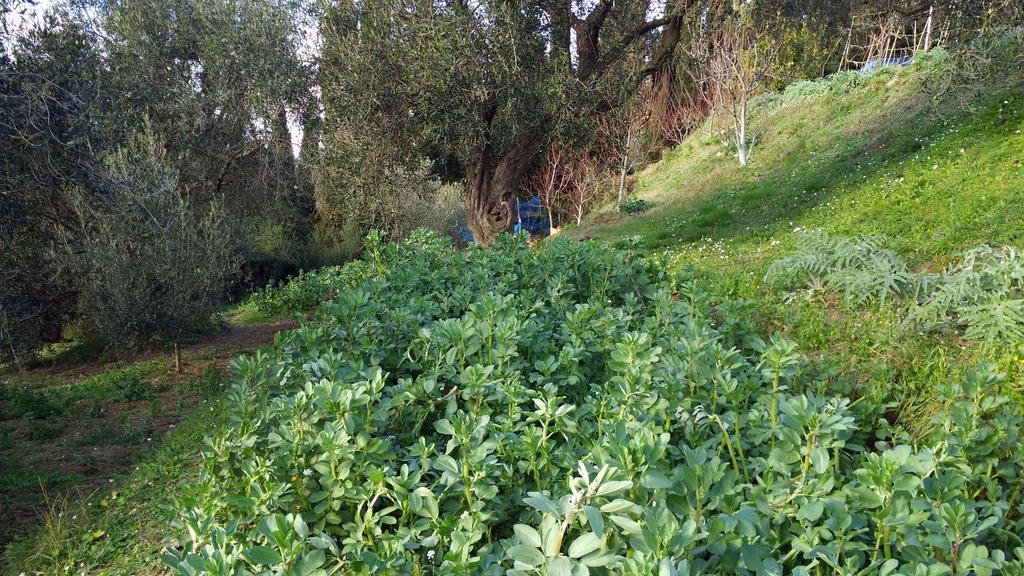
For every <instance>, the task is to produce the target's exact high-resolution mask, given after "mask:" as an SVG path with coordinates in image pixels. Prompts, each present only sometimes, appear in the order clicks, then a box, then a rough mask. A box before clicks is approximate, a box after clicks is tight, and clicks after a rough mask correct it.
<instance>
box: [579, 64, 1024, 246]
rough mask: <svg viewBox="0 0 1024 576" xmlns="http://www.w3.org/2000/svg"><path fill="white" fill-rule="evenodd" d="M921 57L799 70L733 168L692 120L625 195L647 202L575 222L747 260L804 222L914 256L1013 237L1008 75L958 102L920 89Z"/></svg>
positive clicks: (1014, 136) (1022, 160)
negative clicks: (828, 74) (725, 249)
mask: <svg viewBox="0 0 1024 576" xmlns="http://www.w3.org/2000/svg"><path fill="white" fill-rule="evenodd" d="M931 66H933V65H919V66H916V67H911V68H909V69H893V68H889V69H882V70H880V71H878V72H876V73H874V74H871V75H869V76H865V77H860V78H857V80H858V81H859V84H854V83H852V82H850V77H849V76H847V75H843V76H841V77H838V78H834V79H826V80H822V81H818V82H814V83H801V84H798V85H796V86H794V87H791V89H790V90H789V91H787V92H786V93H785V94H782V95H773V96H772V97H770V98H766V99H763V100H762V104H761V106H760V108H761V109H762V111H761V113H760V114H759V116H758V117H757V118H756V119H755V121H754V129H755V132H756V133H757V134H758V145H757V146H756V147H755V151H754V154H753V158H752V160H751V163H750V165H749V166H748V167H746V168H741V167H739V165H738V163H737V162H736V160H735V157H734V156H733V153H732V152H731V151H730V150H729V149H728V148H727V147H726V146H725V145H723V143H722V139H721V138H720V137H718V136H716V137H714V138H708V136H707V135H708V131H709V130H708V126H705V127H704V128H702V129H700V130H698V131H697V132H696V133H694V134H693V135H692V136H691V137H690V139H689V140H687V141H686V142H684V143H683V144H681V145H680V146H678V147H676V148H674V149H672V150H671V151H669V152H668V153H667V154H666V155H665V158H664V159H663V160H662V161H661V162H659V163H656V164H654V165H652V166H649V167H648V168H647V169H646V170H645V171H643V172H642V173H641V174H640V175H639V177H638V179H637V182H636V185H635V194H636V195H637V196H639V197H641V198H645V199H649V200H652V201H654V202H656V203H657V204H658V206H657V208H655V209H654V210H652V211H650V212H647V213H645V214H643V215H641V216H639V217H634V218H626V217H616V216H611V214H610V213H609V212H607V211H605V212H603V213H598V214H596V215H595V217H594V218H592V219H591V221H590V223H589V225H588V226H587V227H585V229H586V233H587V234H588V235H591V236H595V237H598V238H608V239H610V238H621V237H623V236H631V235H639V236H640V238H641V245H642V246H644V247H646V248H649V249H660V248H672V249H674V250H678V249H680V248H692V247H693V245H694V243H695V242H697V241H700V240H707V239H711V240H715V241H718V240H722V241H727V243H728V245H729V247H730V252H732V253H733V254H736V255H743V257H744V259H748V260H752V261H758V260H761V259H763V255H768V254H769V253H774V252H775V250H768V249H767V248H769V247H771V246H773V244H772V242H773V241H776V240H778V241H781V242H785V241H786V240H787V238H788V236H789V235H790V233H791V232H792V231H793V229H795V228H808V227H815V228H822V229H823V230H826V231H829V232H832V233H838V234H848V235H849V234H882V235H885V236H888V237H890V238H892V240H893V248H894V249H896V250H897V251H898V252H900V253H901V254H903V255H905V256H906V257H908V258H910V259H911V260H912V261H914V262H916V263H925V262H928V261H932V260H934V261H936V262H937V263H941V262H943V261H945V260H946V259H947V258H948V257H949V256H950V255H951V254H953V253H955V252H957V251H959V250H962V249H965V248H969V247H971V246H974V245H976V244H978V243H981V242H989V243H997V244H1004V243H1010V244H1020V243H1021V241H1022V234H1024V231H1022V228H1021V226H1020V224H1021V222H1022V219H1024V207H1022V206H1021V205H1020V203H1019V202H1020V200H1021V194H1022V191H1024V155H1022V150H1024V134H1022V129H1024V93H1022V91H1021V83H1020V79H1019V78H1011V79H1009V80H1008V81H1006V82H1003V83H1000V84H996V85H995V86H993V87H991V89H990V90H988V91H986V92H985V93H983V94H981V95H980V98H978V99H975V100H973V101H971V102H969V105H970V107H969V108H967V109H964V108H962V107H961V106H960V104H961V101H960V99H959V98H957V97H956V95H955V94H954V95H950V94H947V95H938V94H932V93H930V91H929V82H928V75H929V71H930V68H931ZM808 86H809V87H810V88H807V87H808ZM801 88H803V90H801ZM801 92H810V93H812V95H809V96H806V97H799V94H801ZM815 92H817V94H815ZM720 123H721V122H719V124H720ZM719 124H716V125H715V127H716V128H718V127H719Z"/></svg>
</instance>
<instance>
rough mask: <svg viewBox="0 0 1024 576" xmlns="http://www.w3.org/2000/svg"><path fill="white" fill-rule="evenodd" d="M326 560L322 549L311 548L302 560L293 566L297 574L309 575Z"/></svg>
mask: <svg viewBox="0 0 1024 576" xmlns="http://www.w3.org/2000/svg"><path fill="white" fill-rule="evenodd" d="M326 561H327V555H326V554H324V551H323V550H313V551H312V552H309V553H307V554H306V555H305V556H303V557H302V560H300V561H299V563H298V565H297V566H295V573H296V574H297V575H298V576H310V574H312V573H314V572H316V571H317V569H318V568H320V567H321V566H323V565H324V562H326Z"/></svg>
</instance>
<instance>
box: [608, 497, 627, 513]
mask: <svg viewBox="0 0 1024 576" xmlns="http://www.w3.org/2000/svg"><path fill="white" fill-rule="evenodd" d="M631 508H633V503H632V502H630V501H629V500H624V499H622V498H619V499H618V500H612V501H611V502H609V503H607V504H605V505H604V506H601V512H605V513H606V514H615V513H616V512H624V511H626V510H629V509H631Z"/></svg>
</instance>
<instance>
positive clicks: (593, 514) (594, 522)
mask: <svg viewBox="0 0 1024 576" xmlns="http://www.w3.org/2000/svg"><path fill="white" fill-rule="evenodd" d="M583 514H584V515H585V516H586V517H587V524H589V525H590V529H591V530H593V531H594V534H597V537H598V538H604V517H603V516H601V511H600V510H598V509H597V508H594V507H593V506H584V507H583Z"/></svg>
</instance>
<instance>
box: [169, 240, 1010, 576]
mask: <svg viewBox="0 0 1024 576" xmlns="http://www.w3.org/2000/svg"><path fill="white" fill-rule="evenodd" d="M364 266H365V267H369V268H370V269H372V270H374V271H375V274H373V275H372V276H369V277H367V278H366V279H365V280H364V281H363V282H361V283H360V284H359V286H358V288H356V289H354V290H352V291H346V292H343V293H341V294H339V296H338V298H337V299H335V300H334V301H332V302H331V303H329V304H326V305H324V306H322V307H321V309H320V311H319V312H318V314H317V317H316V319H315V320H314V321H312V322H310V323H308V324H306V325H304V326H303V327H301V328H299V329H298V330H295V331H291V332H288V333H283V334H281V335H280V336H279V337H278V340H277V344H276V347H275V349H274V350H273V351H271V352H269V353H265V354H259V355H257V356H254V357H247V358H241V359H239V360H238V361H236V362H235V363H234V365H233V370H234V373H235V375H234V380H233V383H232V385H231V387H230V388H229V390H228V391H227V394H228V399H229V401H228V402H227V403H226V405H228V406H230V407H231V409H232V412H231V414H230V420H231V424H230V425H229V426H227V427H226V428H225V429H224V430H223V431H222V432H220V433H218V434H217V435H216V436H214V437H212V438H210V439H208V441H207V442H205V443H204V444H203V448H202V450H203V458H202V460H201V462H202V464H201V471H200V474H199V478H198V480H197V481H196V482H195V484H194V485H193V487H192V491H191V493H190V494H189V495H188V496H187V497H185V498H184V499H182V500H181V501H180V502H178V505H177V506H178V507H177V522H176V527H177V528H176V530H177V534H178V538H177V540H176V542H175V544H176V545H175V546H174V547H168V548H167V550H166V553H165V555H164V560H165V562H166V563H167V564H168V565H169V566H170V567H171V568H172V569H173V570H174V571H175V572H176V573H178V574H181V575H193V574H196V573H197V567H207V566H209V567H217V571H218V573H222V574H245V573H291V574H318V573H323V572H324V571H327V572H330V571H335V572H338V573H341V572H344V573H346V574H385V573H390V574H511V575H522V574H595V575H596V574H628V575H641V574H655V573H663V574H755V573H779V574H782V573H787V574H810V573H822V574H849V573H861V574H879V573H882V574H887V573H888V574H897V573H898V574H906V575H911V574H925V573H927V574H951V573H954V572H953V568H952V565H953V564H955V565H956V573H962V574H967V573H978V574H994V573H995V571H996V570H999V569H1003V570H1004V572H1003V573H1012V570H1014V569H1019V568H1021V567H1024V564H1022V563H1021V561H1022V560H1024V549H1019V548H1018V552H1017V554H1018V560H1013V559H1012V558H1013V555H1014V548H1015V547H1020V546H1021V544H1020V540H1019V538H1017V537H1016V536H1015V534H1020V533H1021V530H1022V529H1024V522H1022V517H1021V514H1020V506H1021V505H1022V504H1024V502H1022V500H1021V498H1022V489H1024V479H1022V478H1021V477H1020V474H1019V470H1020V467H1021V466H1022V465H1024V456H1022V455H1021V453H1020V451H1019V449H1018V443H1019V438H1020V434H1021V433H1024V429H1022V414H1021V407H1020V406H1018V405H1016V404H1013V403H1010V402H1008V401H1007V399H1006V398H1005V397H1003V396H1002V395H1000V394H999V388H1000V375H998V374H996V373H995V372H994V371H993V369H992V368H991V367H989V366H981V367H979V369H978V371H977V372H976V373H975V374H973V375H972V376H971V377H970V378H968V379H967V380H966V381H964V382H958V383H955V384H951V385H942V386H940V394H941V397H942V400H943V402H944V403H946V405H947V406H949V410H948V411H944V412H943V413H942V414H941V415H940V416H939V417H938V419H937V422H936V426H935V429H934V430H935V432H934V435H933V436H930V437H928V438H925V439H923V440H922V441H921V443H920V445H919V446H911V445H910V443H909V438H908V436H907V435H906V434H905V433H904V432H902V431H900V430H899V429H894V428H892V427H890V426H889V425H888V424H887V423H885V422H884V420H883V421H882V423H879V422H878V420H877V418H871V417H865V416H861V413H860V412H858V410H860V408H859V407H857V406H856V405H854V404H851V402H850V401H849V400H847V399H845V398H842V397H839V396H836V395H833V394H831V393H829V391H828V390H827V389H826V388H825V387H824V385H823V380H821V379H819V374H818V373H817V371H816V369H815V367H814V365H813V364H812V363H810V362H809V361H808V360H806V359H805V358H804V357H803V356H802V355H801V354H800V351H799V350H798V349H797V346H796V345H795V344H794V343H793V342H790V341H787V340H785V339H784V338H780V337H772V338H770V339H769V340H768V341H764V340H762V339H760V338H758V337H757V336H756V334H754V333H753V332H752V330H751V328H750V323H749V321H747V320H746V317H747V316H748V315H749V314H750V312H749V310H748V309H746V308H745V307H744V306H742V305H741V304H739V303H736V302H733V301H730V300H729V299H728V298H723V297H721V295H717V294H709V293H706V292H704V291H703V290H702V289H701V288H700V286H699V285H698V284H696V283H695V281H693V280H692V279H690V278H688V277H675V278H673V277H669V276H667V275H665V274H664V273H663V272H662V270H661V269H660V268H659V267H658V266H656V265H655V264H654V263H653V262H651V261H649V260H647V259H645V258H643V257H641V256H640V255H638V254H635V253H630V252H626V251H619V250H616V249H613V248H610V247H607V246H604V245H600V244H594V243H579V242H568V241H564V240H555V241H553V242H551V243H548V244H546V245H545V247H544V248H542V249H540V250H531V249H530V247H529V245H528V244H527V241H526V240H525V239H524V238H522V237H514V238H513V237H509V236H501V237H499V238H498V240H497V241H496V242H495V245H494V246H492V249H490V250H481V249H477V248H471V249H470V250H469V251H468V252H466V253H458V252H455V251H454V250H452V248H451V246H450V244H447V243H446V242H443V241H440V240H438V239H437V238H436V237H430V236H426V237H423V238H421V239H416V241H415V242H414V241H409V242H405V243H402V244H401V245H398V246H388V247H385V246H376V247H373V248H372V249H368V251H367V255H366V258H365V264H364ZM982 447H983V448H982ZM204 569H205V568H204ZM210 571H211V572H212V570H210Z"/></svg>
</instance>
